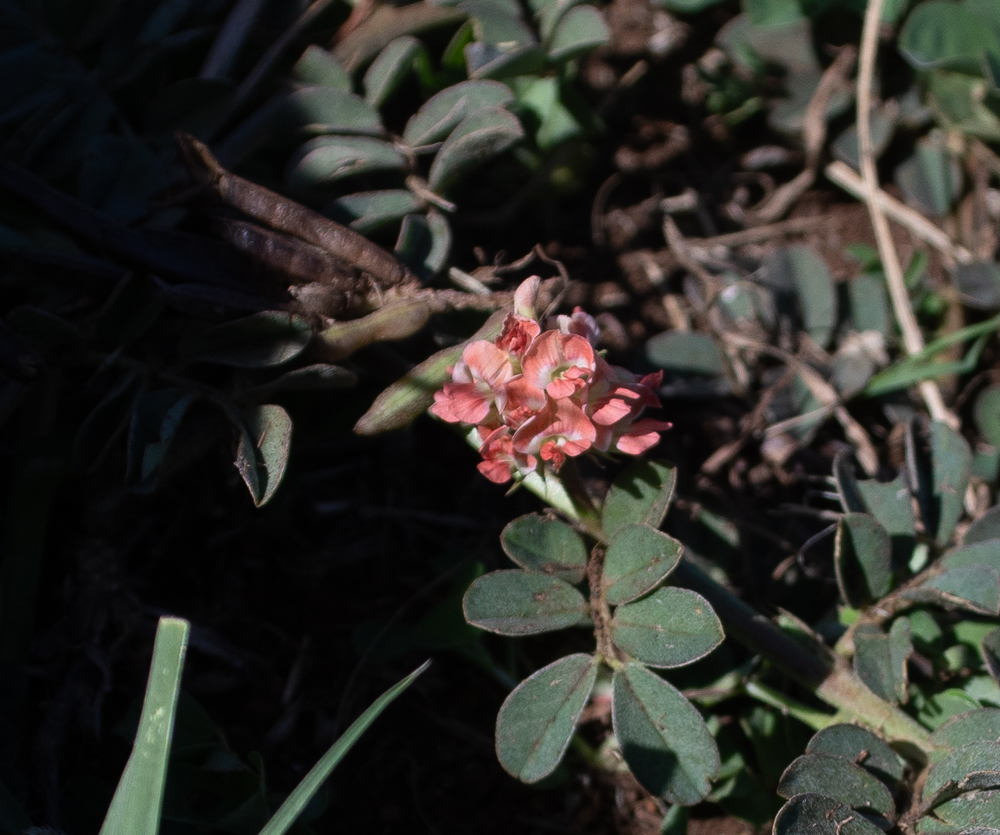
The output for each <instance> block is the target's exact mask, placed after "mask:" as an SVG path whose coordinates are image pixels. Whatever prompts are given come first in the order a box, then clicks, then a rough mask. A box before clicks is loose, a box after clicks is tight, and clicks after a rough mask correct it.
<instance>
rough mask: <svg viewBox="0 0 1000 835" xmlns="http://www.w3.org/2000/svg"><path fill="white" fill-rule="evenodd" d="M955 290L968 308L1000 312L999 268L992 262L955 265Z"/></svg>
mask: <svg viewBox="0 0 1000 835" xmlns="http://www.w3.org/2000/svg"><path fill="white" fill-rule="evenodd" d="M955 289H956V290H958V292H959V295H960V296H961V297H962V303H963V304H965V305H967V306H968V307H974V308H975V309H976V310H1000V266H998V265H997V264H996V263H995V262H993V261H973V262H971V263H960V264H957V265H956V266H955Z"/></svg>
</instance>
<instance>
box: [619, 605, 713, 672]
mask: <svg viewBox="0 0 1000 835" xmlns="http://www.w3.org/2000/svg"><path fill="white" fill-rule="evenodd" d="M611 637H612V639H613V640H614V642H615V643H616V644H617V645H618V646H619V647H621V648H622V649H623V650H625V652H627V653H628V654H629V655H631V656H633V657H634V658H636V659H638V660H639V661H641V662H642V663H643V664H648V665H649V666H650V667H682V666H684V665H685V664H690V663H691V662H692V661H697V660H698V659H699V658H704V657H705V656H706V655H708V653H710V652H711V651H712V650H713V649H715V648H716V647H717V646H718V645H719V644H721V643H722V639H723V637H724V636H723V634H722V624H721V623H720V621H719V618H718V616H717V615H716V614H715V612H714V611H713V609H712V607H711V605H709V603H708V601H707V600H705V598H704V597H702V596H701V595H700V594H696V593H695V592H693V591H688V590H687V589H678V588H664V589H657V590H656V591H655V592H653V593H652V594H651V595H650V596H649V597H646V598H644V599H642V600H639V601H637V602H635V603H626V604H625V605H624V606H619V607H618V608H617V609H616V610H615V615H614V617H613V618H612V619H611Z"/></svg>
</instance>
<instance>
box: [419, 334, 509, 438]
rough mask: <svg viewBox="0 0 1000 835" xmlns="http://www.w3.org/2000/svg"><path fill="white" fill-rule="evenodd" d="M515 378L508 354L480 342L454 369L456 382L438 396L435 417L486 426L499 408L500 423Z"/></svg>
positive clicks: (464, 353) (473, 345)
mask: <svg viewBox="0 0 1000 835" xmlns="http://www.w3.org/2000/svg"><path fill="white" fill-rule="evenodd" d="M513 375H514V370H513V368H512V367H511V364H510V357H509V355H508V354H507V352H506V351H503V350H501V349H500V348H497V346H496V345H494V344H493V343H492V342H487V341H486V340H485V339H479V340H477V341H475V342H472V343H470V344H469V345H467V346H466V348H465V350H464V351H463V352H462V359H461V360H460V361H459V362H458V363H456V364H455V367H454V368H453V369H452V372H451V378H452V382H451V383H447V384H446V385H445V387H444V388H443V389H442V390H441V391H439V392H436V393H435V395H434V405H433V406H431V413H432V414H435V415H437V416H438V417H439V418H441V420H446V421H448V422H449V423H482V422H483V421H484V420H486V419H487V417H488V416H489V415H490V412H491V410H492V409H493V407H494V406H495V407H496V415H495V416H496V420H497V421H499V415H500V414H501V413H502V412H503V410H504V408H505V407H506V405H507V393H506V389H505V385H506V383H507V382H508V381H509V380H510V379H511V377H512V376H513Z"/></svg>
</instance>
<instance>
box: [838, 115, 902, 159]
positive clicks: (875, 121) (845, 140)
mask: <svg viewBox="0 0 1000 835" xmlns="http://www.w3.org/2000/svg"><path fill="white" fill-rule="evenodd" d="M896 112H897V108H896V107H895V105H892V106H883V107H878V108H876V109H874V110H872V112H871V133H872V152H873V158H874V159H878V158H879V157H880V156H882V152H883V151H885V149H886V148H888V147H889V143H890V142H891V141H892V137H893V134H894V133H895V132H896ZM830 152H831V153H832V154H833V155H834V156H835V157H836V158H837V159H839V160H840V161H841V162H843V163H846V164H847V165H849V166H851V168H853V169H854V170H855V171H859V170H861V162H860V154H859V153H858V126H857V124H854V125H851V126H850V127H849V128H847V129H845V130H844V131H843V132H842V133H841V134H840V135H839V136H838V137H837V138H836V139H834V140H833V142H832V143H831V144H830Z"/></svg>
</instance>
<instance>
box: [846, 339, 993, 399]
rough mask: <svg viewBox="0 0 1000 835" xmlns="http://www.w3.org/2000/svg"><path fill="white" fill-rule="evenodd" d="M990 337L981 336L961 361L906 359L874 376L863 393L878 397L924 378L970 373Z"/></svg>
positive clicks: (931, 378) (930, 378) (867, 395)
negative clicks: (917, 361) (916, 361)
mask: <svg viewBox="0 0 1000 835" xmlns="http://www.w3.org/2000/svg"><path fill="white" fill-rule="evenodd" d="M988 338H989V337H988V335H987V334H984V335H982V336H980V337H979V339H977V340H976V341H975V342H974V343H973V345H972V347H971V348H969V350H968V352H967V353H966V355H965V356H964V357H963V358H962V359H961V360H960V361H959V362H920V363H915V362H911V361H910V360H905V361H904V362H901V363H898V364H897V365H894V366H892V367H891V368H887V369H886V370H885V371H882V372H881V373H879V374H876V375H875V376H874V377H872V379H871V380H870V381H869V382H868V385H867V386H865V389H864V391H863V392H862V394H863V395H864V396H865V397H877V396H878V395H880V394H887V393H888V392H890V391H898V390H899V389H903V388H906V387H907V386H910V385H912V384H913V383H919V382H920V381H922V380H933V379H934V378H935V377H944V376H946V375H951V374H955V375H959V374H968V373H969V372H970V371H972V370H973V369H974V368H975V367H976V363H977V362H979V355H980V354H981V353H982V352H983V348H984V347H985V346H986V340H987V339H988Z"/></svg>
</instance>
